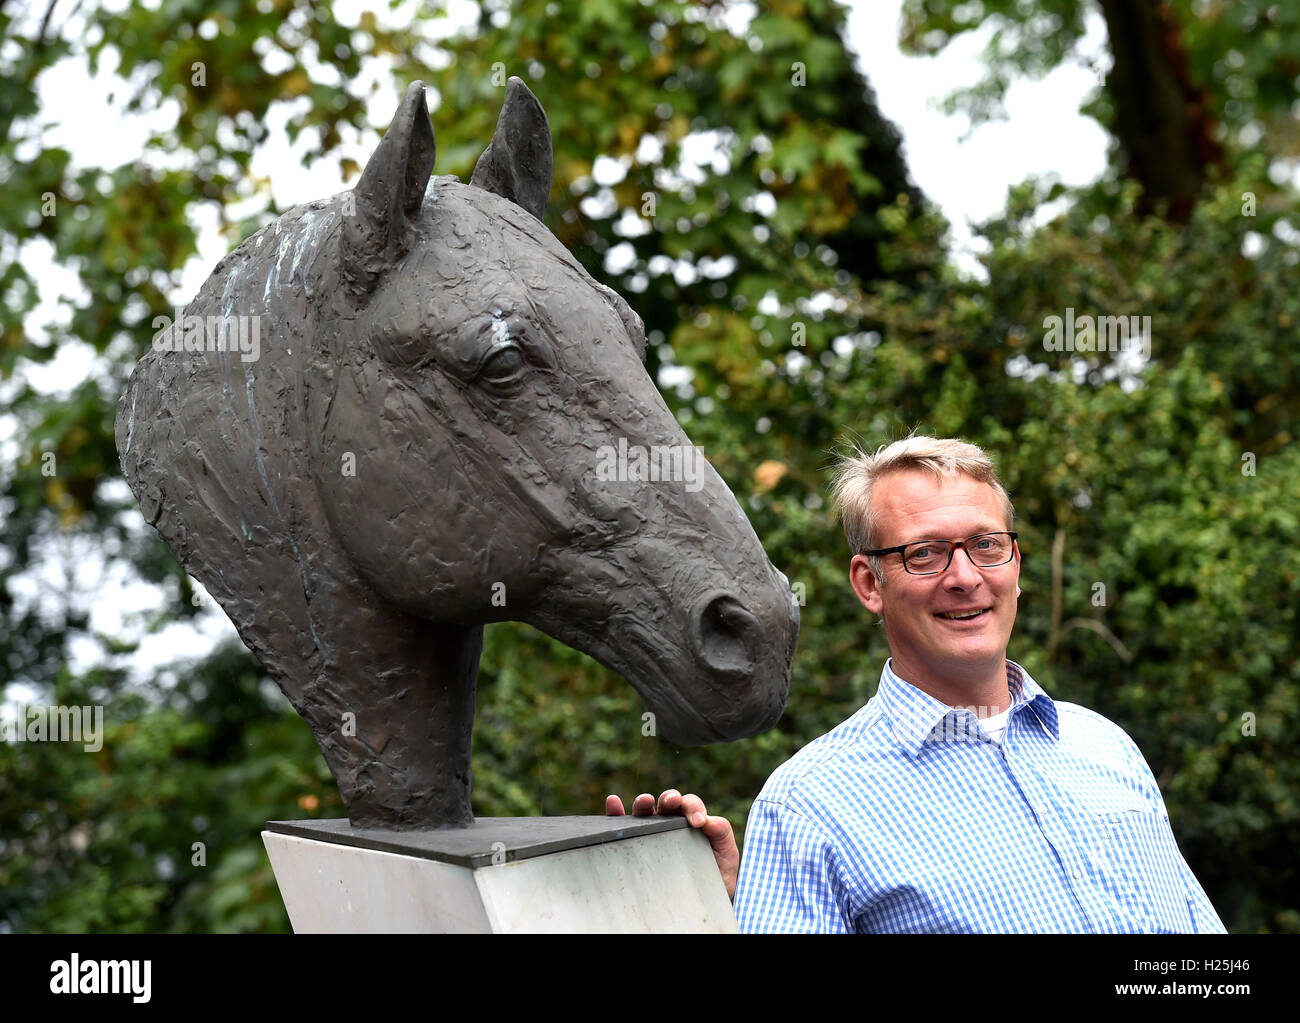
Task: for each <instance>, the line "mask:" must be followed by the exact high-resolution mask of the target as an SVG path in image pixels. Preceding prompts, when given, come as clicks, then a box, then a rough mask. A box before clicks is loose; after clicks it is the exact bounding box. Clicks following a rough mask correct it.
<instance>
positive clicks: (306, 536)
mask: <svg viewBox="0 0 1300 1023" xmlns="http://www.w3.org/2000/svg"><path fill="white" fill-rule="evenodd" d="M434 157H435V144H434V137H433V131H432V128H431V125H430V121H429V115H428V111H427V109H426V107H425V104H424V97H423V85H422V84H421V83H418V82H417V83H414V84H413V85H412V86H411V87H410V88H409V89H408V90H407V92H406V94H405V97H404V98H403V101H402V104H401V107H400V108H399V110H398V112H397V115H396V117H395V119H394V122H393V125H392V127H391V128H390V129H389V131H388V133H387V134H386V135H385V136H384V138H383V140H382V142H381V144H380V147H379V149H378V150H377V151H376V153H375V154H374V156H373V157H372V159H371V160H370V162H369V163H368V164H367V166H366V168H365V170H364V172H363V174H362V176H361V179H360V181H359V182H358V184H357V186H356V188H355V189H353V190H352V191H349V192H344V193H341V194H339V195H336V196H334V197H333V198H330V199H327V200H322V201H319V202H314V203H309V204H307V205H305V206H299V207H295V208H294V209H292V210H290V211H289V212H288V213H286V214H284V215H283V216H282V217H280V218H279V219H278V220H276V221H275V222H274V223H272V224H270V225H268V226H267V227H265V228H263V229H262V230H260V231H258V232H257V233H256V234H254V235H253V236H251V237H250V238H248V239H247V240H245V241H244V242H243V243H242V244H241V245H240V246H239V247H238V248H237V249H235V251H234V252H232V253H230V255H228V256H227V257H226V258H224V259H223V260H221V262H220V263H219V264H218V265H217V266H216V268H215V269H214V270H213V273H212V275H211V277H210V278H209V279H208V280H207V282H206V283H205V284H204V285H203V287H202V288H201V289H200V291H199V293H198V295H197V296H196V297H195V299H194V300H193V301H192V302H191V303H190V304H189V305H188V306H187V307H186V309H185V311H184V314H183V315H181V316H179V317H178V319H177V322H176V323H174V324H171V325H170V326H169V327H168V328H167V329H166V330H163V331H161V332H160V333H159V334H158V336H157V337H155V339H154V344H153V349H152V350H151V351H150V352H148V353H147V354H146V355H145V356H144V357H143V358H142V359H141V360H140V363H139V365H138V366H137V367H136V369H135V371H134V373H133V374H132V376H131V380H130V383H129V384H128V386H127V389H126V392H125V393H124V394H123V396H122V399H121V402H120V404H119V408H118V416H117V429H116V437H117V446H118V452H119V455H120V457H121V460H122V467H123V470H124V472H125V474H126V478H127V480H128V482H129V483H130V486H131V488H132V491H133V492H134V493H135V495H136V497H137V498H138V500H139V502H140V507H141V510H142V512H143V513H144V517H145V519H146V520H147V521H148V522H149V523H150V524H151V525H153V526H154V527H155V528H156V529H157V530H158V532H159V533H160V534H161V536H162V537H163V539H164V540H165V541H166V542H167V544H168V545H169V546H170V548H171V549H172V551H173V552H174V553H175V555H176V557H177V558H178V560H179V561H180V563H181V564H182V565H183V566H184V567H185V569H186V571H188V572H189V573H190V574H191V575H192V576H193V577H194V578H196V579H198V580H199V581H200V582H201V583H202V584H203V585H204V586H205V587H206V588H207V590H208V592H209V593H210V594H211V595H212V597H213V598H214V599H215V600H216V601H217V602H218V603H219V604H220V605H221V607H222V608H223V609H224V610H225V611H226V613H227V614H228V615H229V617H230V619H231V621H233V622H234V624H235V627H236V628H237V629H238V631H239V635H240V637H241V638H242V639H243V641H244V642H245V644H246V645H247V646H248V647H249V649H250V650H252V651H253V653H254V654H255V655H256V656H257V657H258V659H259V660H260V661H261V662H262V664H263V665H264V666H265V667H266V669H267V671H268V672H269V673H270V675H271V677H272V678H273V679H275V681H276V682H277V683H278V684H279V686H280V687H281V688H282V689H283V691H284V692H285V694H286V696H287V697H288V698H289V700H290V702H291V703H292V704H293V706H294V708H295V709H296V710H297V711H298V713H299V714H301V715H302V716H303V717H304V718H305V719H306V720H307V722H308V723H309V724H310V726H311V728H312V731H313V733H314V734H315V736H316V738H317V740H318V742H319V743H320V745H321V749H322V751H323V753H324V755H325V759H326V762H327V763H328V764H329V766H330V769H331V771H332V772H333V773H334V776H335V779H336V780H337V781H338V783H339V787H340V790H341V792H342V795H343V798H344V802H345V804H346V806H347V808H348V813H349V817H350V819H351V820H352V822H353V823H354V824H357V825H372V826H385V827H390V828H413V827H431V826H466V825H468V824H470V823H472V821H473V815H472V812H471V810H470V788H471V778H470V770H469V761H470V739H471V733H472V726H473V715H474V682H475V677H476V674H477V669H478V660H479V654H480V651H481V647H482V630H483V626H484V624H485V623H487V622H491V621H501V620H507V619H514V620H520V621H526V622H529V623H531V624H533V625H535V626H537V627H538V628H540V629H542V630H543V631H545V632H547V633H549V634H550V635H552V636H554V637H556V638H557V639H560V640H561V641H563V642H566V643H568V644H569V645H571V646H574V647H576V648H577V649H580V650H583V651H584V652H586V653H589V654H591V655H592V656H593V657H595V658H597V659H598V660H600V661H601V662H602V663H604V664H606V665H607V666H609V667H610V668H612V669H613V670H615V671H618V672H619V673H621V674H623V675H624V676H625V677H626V678H627V679H628V680H629V681H630V682H631V683H632V684H633V685H634V686H635V687H636V688H637V689H638V691H639V692H641V694H642V696H643V697H644V698H645V699H646V701H647V704H648V705H649V706H650V708H651V709H652V710H653V711H655V713H656V714H657V715H658V717H659V719H660V726H661V727H662V729H663V731H664V734H665V735H666V736H668V737H669V738H671V739H675V740H676V741H679V742H683V743H699V742H712V741H725V740H731V739H736V738H742V737H745V736H748V735H753V734H756V733H757V732H759V731H762V730H764V729H766V728H768V727H771V725H772V724H773V723H775V721H776V719H777V718H778V717H779V716H780V713H781V711H782V709H783V707H784V702H785V696H786V693H787V691H788V687H789V676H790V665H791V660H792V658H793V652H794V645H795V641H796V638H797V634H798V617H797V612H796V610H795V609H794V606H793V603H792V601H791V599H790V594H789V590H788V586H787V584H786V580H785V577H784V576H782V575H781V574H780V573H779V572H778V571H777V570H776V569H775V568H773V567H772V565H771V564H770V563H769V562H768V560H767V558H766V556H765V554H764V553H763V550H762V547H761V545H760V544H759V542H758V539H757V537H756V536H755V535H754V533H753V530H752V529H751V528H750V527H749V524H748V522H747V521H746V519H745V517H744V515H743V513H742V512H741V511H740V509H739V507H738V506H737V505H736V502H735V499H734V498H733V497H732V496H731V494H730V492H729V491H728V490H727V488H726V486H725V484H724V483H723V482H722V480H721V479H720V478H719V477H718V476H717V474H716V473H714V472H713V471H712V469H711V468H710V467H708V465H707V463H705V462H703V460H702V459H701V460H700V473H699V475H698V476H697V477H696V478H694V481H693V482H692V481H691V480H683V479H681V478H679V479H676V480H673V479H662V478H661V479H656V480H650V479H646V478H644V477H643V476H637V475H636V474H630V475H627V476H626V478H610V477H609V474H608V473H602V472H600V471H598V463H599V462H600V460H601V459H602V457H604V456H605V455H606V454H607V453H608V452H609V451H610V450H620V451H622V450H626V449H627V448H628V446H629V445H630V446H631V447H632V448H633V449H637V450H641V449H645V450H651V449H653V450H657V451H664V452H668V451H674V452H677V453H678V454H679V455H681V456H682V457H683V458H686V457H687V456H689V455H690V454H692V453H694V449H693V448H691V447H690V445H689V443H688V442H686V439H685V436H684V435H683V434H682V432H681V430H680V427H679V426H678V424H677V423H676V420H675V419H674V418H673V416H672V414H671V412H670V411H669V410H668V409H667V407H666V406H665V405H664V403H663V401H662V399H661V398H660V397H659V395H658V392H657V391H656V390H655V388H654V386H653V383H652V381H650V379H649V377H648V376H647V375H646V373H645V370H644V368H643V367H642V366H641V361H642V359H643V357H644V350H645V336H644V331H643V328H642V325H641V322H640V319H639V318H638V317H637V316H636V314H635V313H634V312H633V311H632V310H631V309H630V307H628V306H627V304H626V303H625V302H624V301H623V299H622V298H621V297H619V296H618V295H617V294H616V293H615V292H613V291H612V290H610V289H608V288H606V287H604V286H603V285H601V284H599V283H598V282H596V281H595V280H593V279H592V278H591V277H590V275H588V274H587V272H586V270H585V269H584V268H583V267H582V266H581V264H579V263H578V262H577V261H576V260H575V259H574V258H573V256H572V255H571V254H570V253H569V252H568V251H567V250H565V249H564V247H563V246H562V245H560V244H559V242H558V241H557V240H556V239H555V237H554V236H553V235H552V234H551V233H550V232H549V231H548V230H547V229H546V228H545V226H544V225H543V224H542V223H541V220H540V218H541V216H542V214H543V212H544V210H545V205H546V198H547V195H548V194H549V191H550V182H551V142H550V130H549V126H548V124H547V121H546V115H545V113H544V111H543V110H542V108H541V105H540V104H539V103H538V102H537V100H536V98H535V97H534V96H533V95H532V93H531V92H529V90H528V89H527V87H526V86H525V85H524V84H523V83H522V82H521V81H520V80H519V79H517V78H512V79H511V80H510V83H509V85H508V87H507V94H506V100H505V103H504V105H503V107H502V112H501V117H500V119H499V122H498V126H497V131H496V135H495V136H494V138H493V140H492V143H491V144H490V145H489V147H488V149H487V150H486V151H485V152H484V154H483V156H482V157H481V158H480V160H479V163H478V165H477V166H476V168H475V172H474V175H473V177H472V179H471V181H470V182H469V183H468V184H465V183H462V182H460V181H459V180H458V179H457V178H455V177H451V176H437V177H432V178H431V177H430V172H431V170H432V167H433V163H434ZM214 325H215V327H216V328H218V329H217V334H218V335H219V336H217V337H214V334H213V327H214ZM222 332H224V333H222ZM231 338H238V339H239V341H240V343H239V344H235V343H232V342H231V341H230V339H231ZM688 460H689V459H688ZM674 464H677V465H678V466H679V468H680V467H681V466H682V465H684V464H685V463H684V462H682V461H681V459H680V458H679V460H678V462H676V463H674Z"/></svg>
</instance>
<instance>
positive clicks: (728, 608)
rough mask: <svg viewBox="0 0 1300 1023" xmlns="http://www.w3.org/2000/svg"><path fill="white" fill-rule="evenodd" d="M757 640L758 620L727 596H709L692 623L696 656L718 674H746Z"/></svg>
mask: <svg viewBox="0 0 1300 1023" xmlns="http://www.w3.org/2000/svg"><path fill="white" fill-rule="evenodd" d="M761 638H762V628H761V627H760V626H759V624H758V620H757V619H756V618H755V617H754V616H753V615H752V614H750V613H749V611H748V610H747V609H746V607H745V605H744V604H742V603H741V602H740V601H739V600H737V599H736V598H735V597H733V596H732V595H731V594H729V593H720V594H717V595H716V596H714V597H711V598H710V599H709V600H708V601H707V602H706V603H705V605H704V608H703V610H702V611H700V613H699V615H698V617H697V619H696V622H695V650H696V654H697V655H698V656H699V659H700V661H701V662H702V663H703V664H704V666H705V667H707V668H708V669H709V670H710V671H712V672H714V673H715V674H719V675H744V674H748V673H749V672H750V671H751V670H752V669H753V664H754V658H753V651H754V649H755V648H756V647H757V646H758V644H759V642H760V640H761Z"/></svg>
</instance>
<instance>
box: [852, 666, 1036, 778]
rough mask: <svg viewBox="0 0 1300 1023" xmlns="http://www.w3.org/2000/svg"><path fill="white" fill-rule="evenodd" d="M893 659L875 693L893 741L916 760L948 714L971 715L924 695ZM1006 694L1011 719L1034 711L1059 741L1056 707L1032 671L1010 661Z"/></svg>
mask: <svg viewBox="0 0 1300 1023" xmlns="http://www.w3.org/2000/svg"><path fill="white" fill-rule="evenodd" d="M893 663H894V659H893V658H892V657H891V658H889V659H888V660H887V661H885V666H884V668H883V669H882V670H881V672H880V686H879V688H878V689H877V691H876V693H877V695H878V696H879V697H880V701H881V703H882V704H883V705H884V712H885V717H886V719H887V720H888V722H889V727H890V729H891V731H892V732H893V734H894V739H895V740H896V741H897V742H898V743H899V745H901V746H902V747H903V750H904V752H906V753H907V754H908V755H909V756H911V757H915V756H916V755H917V754H919V753H920V752H921V747H922V746H923V745H924V744H925V743H926V741H927V740H929V739H930V737H931V735H932V734H933V733H934V732H935V729H936V728H938V727H940V726H941V725H942V724H943V722H944V719H945V718H947V717H948V715H949V714H950V713H951V714H954V715H957V714H963V715H966V714H970V712H969V711H964V712H963V711H955V710H954V709H953V708H952V707H949V706H948V705H947V704H946V703H942V702H940V701H939V700H936V699H935V698H934V697H933V696H931V695H929V694H928V693H923V692H922V691H921V690H920V689H918V688H917V687H916V686H914V685H912V683H910V682H908V681H907V680H906V679H904V678H902V677H901V676H899V675H897V674H895V672H894V668H893ZM1007 692H1008V693H1009V694H1010V696H1011V708H1010V709H1011V716H1012V717H1015V716H1016V714H1018V713H1019V711H1020V708H1021V707H1030V708H1032V715H1033V719H1034V720H1035V721H1037V722H1038V723H1039V725H1040V726H1041V727H1042V729H1043V731H1044V732H1046V733H1047V734H1048V735H1050V736H1051V737H1052V738H1053V739H1059V738H1060V725H1059V722H1058V720H1057V715H1056V705H1055V704H1054V703H1052V699H1051V697H1050V696H1048V695H1047V693H1046V692H1045V691H1044V690H1043V688H1042V686H1040V685H1039V684H1038V683H1037V682H1035V681H1034V679H1033V677H1032V676H1031V675H1030V674H1029V672H1027V671H1025V669H1024V668H1022V667H1021V666H1020V665H1019V664H1016V662H1015V661H1011V660H1008V661H1007Z"/></svg>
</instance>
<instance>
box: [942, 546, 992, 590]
mask: <svg viewBox="0 0 1300 1023" xmlns="http://www.w3.org/2000/svg"><path fill="white" fill-rule="evenodd" d="M983 578H984V577H983V576H982V575H981V574H980V570H979V569H978V568H976V567H975V562H973V561H971V558H970V555H969V554H967V553H966V548H965V547H964V546H963V547H958V548H957V549H956V550H954V551H953V552H952V561H951V562H950V563H949V564H948V571H947V572H945V573H944V576H943V581H944V585H945V586H960V587H962V588H964V589H970V588H972V587H974V586H978V585H979V583H980V580H981V579H983Z"/></svg>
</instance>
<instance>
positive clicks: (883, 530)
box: [849, 469, 1020, 684]
mask: <svg viewBox="0 0 1300 1023" xmlns="http://www.w3.org/2000/svg"><path fill="white" fill-rule="evenodd" d="M872 508H873V510H874V511H875V514H876V522H877V523H878V527H877V535H876V537H875V541H876V546H877V547H897V546H898V545H899V544H905V543H912V542H913V541H916V540H964V539H966V538H967V537H968V536H974V535H975V534H977V533H993V532H1000V531H1003V530H1006V529H1008V528H1010V527H1009V526H1008V525H1007V522H1006V520H1005V519H1004V518H1003V512H1002V507H1001V502H1000V501H999V500H998V496H997V494H996V493H995V492H994V490H993V488H992V487H991V486H989V485H988V484H987V483H980V482H979V481H978V480H975V479H973V478H972V477H970V476H966V475H964V474H961V473H958V474H956V475H954V476H946V477H944V478H943V479H942V480H940V479H938V478H936V477H935V476H934V474H933V473H930V472H927V471H925V470H922V469H906V470H901V471H899V472H894V473H890V474H888V475H886V476H884V477H882V478H881V479H880V480H878V481H877V482H876V486H875V491H874V493H873V494H872ZM1014 552H1015V554H1014V557H1013V558H1012V560H1011V561H1009V562H1008V563H1007V564H1005V565H999V566H997V567H995V568H976V567H975V566H974V565H973V564H971V561H970V558H968V557H967V556H966V552H965V549H964V548H961V549H958V550H955V551H954V552H953V557H952V562H951V563H950V564H949V565H948V568H947V569H946V570H945V571H943V572H940V573H938V574H937V575H924V576H921V575H911V574H909V573H908V572H906V571H904V569H903V560H902V556H901V555H900V554H887V555H885V556H884V557H883V558H882V559H881V560H882V562H883V566H882V569H883V572H884V585H883V586H882V585H881V581H880V580H878V579H876V577H875V574H874V573H873V572H872V570H871V565H870V562H869V561H868V560H867V558H866V557H865V556H864V555H861V554H859V555H856V556H855V557H854V558H853V561H852V562H851V564H850V568H849V577H850V580H851V581H852V584H853V589H854V592H855V593H857V595H858V599H859V600H860V601H862V603H863V605H864V606H866V608H867V609H868V610H870V611H871V612H873V613H874V614H878V615H881V616H882V617H883V618H884V624H885V635H886V637H887V638H888V640H889V649H890V653H891V655H892V656H893V659H894V667H895V669H896V670H897V671H898V673H899V674H900V675H902V676H903V677H904V678H908V679H910V680H917V681H931V680H933V681H939V682H940V683H941V684H943V680H947V681H950V682H952V683H956V684H960V683H962V682H972V681H977V680H980V679H985V678H988V677H990V676H991V675H992V674H993V673H994V672H997V671H1000V670H1001V669H1002V662H1003V661H1004V659H1005V658H1006V651H1007V641H1008V640H1009V639H1010V638H1011V627H1012V626H1013V625H1014V624H1015V621H1016V598H1017V597H1018V596H1019V595H1020V588H1019V586H1018V585H1017V584H1018V582H1019V580H1020V548H1019V546H1016V547H1015V548H1014ZM974 610H979V611H982V612H983V613H982V614H980V615H978V616H977V617H975V618H973V619H970V620H967V621H955V620H953V619H951V618H947V617H945V615H948V614H951V613H953V612H968V611H974Z"/></svg>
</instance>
